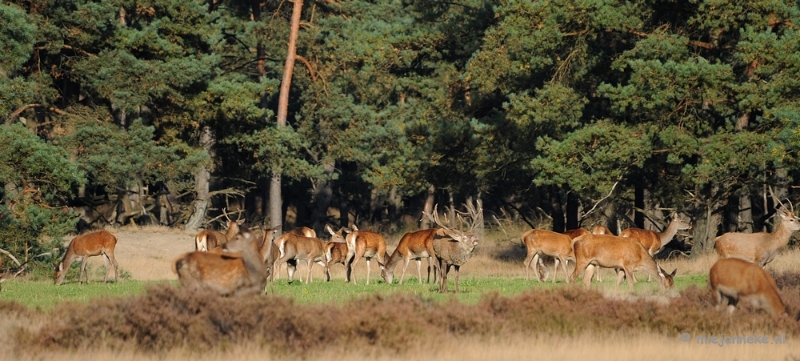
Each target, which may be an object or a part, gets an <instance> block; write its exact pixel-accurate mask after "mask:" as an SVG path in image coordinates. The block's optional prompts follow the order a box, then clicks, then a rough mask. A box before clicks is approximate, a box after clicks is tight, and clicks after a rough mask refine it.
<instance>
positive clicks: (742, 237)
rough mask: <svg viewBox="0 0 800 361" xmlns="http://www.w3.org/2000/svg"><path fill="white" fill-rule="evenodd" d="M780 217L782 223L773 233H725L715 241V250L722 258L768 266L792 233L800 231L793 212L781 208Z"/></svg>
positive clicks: (799, 223) (779, 210)
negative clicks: (738, 259)
mask: <svg viewBox="0 0 800 361" xmlns="http://www.w3.org/2000/svg"><path fill="white" fill-rule="evenodd" d="M778 215H779V216H780V217H781V223H780V224H779V225H778V227H776V228H775V230H774V231H773V232H772V233H766V232H758V233H738V232H729V233H725V234H723V235H721V236H719V237H717V239H716V241H714V248H715V249H716V250H717V253H718V254H719V256H720V257H721V258H740V259H743V260H745V261H748V262H752V263H755V264H757V265H759V266H761V267H764V266H766V265H767V263H770V262H772V260H773V259H774V258H775V256H776V255H777V254H778V250H779V249H781V248H783V247H786V245H787V244H788V243H789V239H790V238H791V237H792V232H794V231H797V230H800V220H798V219H797V217H796V216H795V215H794V213H793V212H791V211H787V210H785V209H783V208H779V209H778Z"/></svg>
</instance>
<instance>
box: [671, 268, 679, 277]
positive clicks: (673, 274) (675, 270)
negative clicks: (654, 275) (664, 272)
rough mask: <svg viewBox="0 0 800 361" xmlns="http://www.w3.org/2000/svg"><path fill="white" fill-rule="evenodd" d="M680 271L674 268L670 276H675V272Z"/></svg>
mask: <svg viewBox="0 0 800 361" xmlns="http://www.w3.org/2000/svg"><path fill="white" fill-rule="evenodd" d="M676 273H678V269H677V268H676V269H674V270H672V273H670V274H669V276H670V277H675V274H676Z"/></svg>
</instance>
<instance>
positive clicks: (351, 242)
mask: <svg viewBox="0 0 800 361" xmlns="http://www.w3.org/2000/svg"><path fill="white" fill-rule="evenodd" d="M326 229H327V230H328V233H330V234H331V241H333V242H345V243H346V244H347V248H348V253H347V257H346V264H345V267H346V268H347V282H350V275H351V274H352V272H353V268H355V266H356V264H357V263H358V261H359V260H360V259H361V257H364V258H366V259H367V284H369V276H370V273H371V268H370V261H371V260H372V258H377V260H378V266H379V267H380V268H381V270H382V269H383V268H384V266H385V265H386V259H385V256H386V240H385V239H384V238H383V236H381V235H380V234H379V233H376V232H372V231H362V230H359V229H358V227H356V226H355V225H353V227H352V229H350V232H349V233H348V234H347V235H344V231H345V230H346V229H341V230H339V231H338V232H334V231H333V229H331V227H330V226H328V227H327V228H326ZM353 284H358V281H357V280H356V279H355V277H353Z"/></svg>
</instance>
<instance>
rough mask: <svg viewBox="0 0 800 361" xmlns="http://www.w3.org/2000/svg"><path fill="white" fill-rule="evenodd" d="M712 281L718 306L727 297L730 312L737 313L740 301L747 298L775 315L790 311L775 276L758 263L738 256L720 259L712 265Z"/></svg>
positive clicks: (709, 281) (785, 313) (718, 307)
mask: <svg viewBox="0 0 800 361" xmlns="http://www.w3.org/2000/svg"><path fill="white" fill-rule="evenodd" d="M708 283H709V286H711V291H712V292H713V293H714V298H715V299H716V301H717V306H716V307H717V309H718V310H719V309H720V307H722V304H723V302H724V301H725V300H727V303H728V312H729V313H733V310H734V309H736V304H737V303H738V302H739V301H740V300H744V301H748V302H750V304H752V305H753V307H757V308H763V309H765V310H767V312H769V313H771V314H773V315H778V314H781V315H784V316H786V315H788V313H787V312H786V306H784V304H783V301H781V296H780V295H779V294H778V286H777V285H776V284H775V280H774V279H773V278H772V276H770V275H769V273H767V271H765V270H764V268H762V267H760V266H758V265H756V264H753V263H750V262H747V261H745V260H741V259H738V258H727V259H725V258H723V259H720V260H718V261H717V263H715V264H714V265H713V266H712V267H711V272H710V273H709V276H708Z"/></svg>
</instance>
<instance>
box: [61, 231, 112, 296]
mask: <svg viewBox="0 0 800 361" xmlns="http://www.w3.org/2000/svg"><path fill="white" fill-rule="evenodd" d="M116 246H117V237H116V236H114V234H112V233H111V232H109V231H106V230H100V231H94V232H89V233H84V234H82V235H80V236H77V237H75V238H73V239H72V241H71V242H70V243H69V248H67V252H66V253H65V254H64V258H63V259H62V260H61V263H59V264H58V265H57V266H56V269H55V274H54V275H53V279H54V281H55V284H56V285H60V284H61V283H62V282H64V276H65V275H66V274H67V269H69V266H70V265H71V264H72V262H73V261H74V260H75V259H76V258H78V257H81V258H82V261H81V271H80V273H79V274H78V284H82V282H83V276H84V275H86V283H89V274H88V273H86V259H87V258H89V257H92V256H99V255H102V256H103V260H104V261H105V264H106V274H105V276H104V277H103V283H106V282H108V274H109V272H111V266H113V267H114V282H119V269H118V264H117V260H116V259H115V258H114V247H116Z"/></svg>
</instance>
